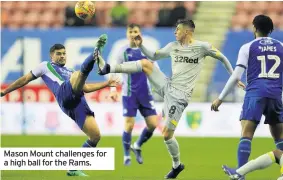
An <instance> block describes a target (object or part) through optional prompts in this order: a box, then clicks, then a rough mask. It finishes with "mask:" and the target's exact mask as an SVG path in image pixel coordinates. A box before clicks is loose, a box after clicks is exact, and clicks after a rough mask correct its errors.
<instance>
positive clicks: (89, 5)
mask: <svg viewBox="0 0 283 180" xmlns="http://www.w3.org/2000/svg"><path fill="white" fill-rule="evenodd" d="M75 13H76V15H77V17H78V18H80V19H82V20H86V19H90V18H92V17H93V15H94V13H95V5H94V3H93V2H91V1H78V2H77V3H76V6H75Z"/></svg>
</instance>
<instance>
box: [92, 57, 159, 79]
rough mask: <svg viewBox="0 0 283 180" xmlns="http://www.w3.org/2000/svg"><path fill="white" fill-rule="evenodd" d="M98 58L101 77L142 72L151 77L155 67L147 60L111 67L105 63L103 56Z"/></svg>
mask: <svg viewBox="0 0 283 180" xmlns="http://www.w3.org/2000/svg"><path fill="white" fill-rule="evenodd" d="M98 57H99V58H98V60H97V65H98V69H99V71H98V74H99V75H105V74H109V73H136V72H142V71H143V72H144V73H146V74H147V75H150V74H151V73H152V71H153V67H154V65H153V63H152V62H151V61H149V60H147V59H142V60H138V61H131V62H124V63H122V64H116V65H110V64H108V63H106V62H105V60H104V59H103V57H102V56H100V55H99V56H98Z"/></svg>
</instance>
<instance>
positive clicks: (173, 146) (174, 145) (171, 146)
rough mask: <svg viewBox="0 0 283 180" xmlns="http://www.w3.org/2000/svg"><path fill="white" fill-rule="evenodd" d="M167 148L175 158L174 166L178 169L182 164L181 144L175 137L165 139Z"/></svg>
mask: <svg viewBox="0 0 283 180" xmlns="http://www.w3.org/2000/svg"><path fill="white" fill-rule="evenodd" d="M165 144H166V146H167V149H168V151H169V153H170V155H171V157H172V160H173V168H174V169H176V168H177V167H178V166H179V165H180V151H179V144H178V141H177V140H176V138H175V137H173V138H171V139H169V140H167V141H165Z"/></svg>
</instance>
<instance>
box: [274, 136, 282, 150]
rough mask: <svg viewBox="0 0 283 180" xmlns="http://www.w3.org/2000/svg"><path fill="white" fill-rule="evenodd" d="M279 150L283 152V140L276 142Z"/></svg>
mask: <svg viewBox="0 0 283 180" xmlns="http://www.w3.org/2000/svg"><path fill="white" fill-rule="evenodd" d="M275 144H276V147H277V149H280V150H281V151H283V139H279V140H278V141H275Z"/></svg>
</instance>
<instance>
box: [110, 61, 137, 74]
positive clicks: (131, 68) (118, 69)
mask: <svg viewBox="0 0 283 180" xmlns="http://www.w3.org/2000/svg"><path fill="white" fill-rule="evenodd" d="M110 72H111V73H135V72H142V64H141V61H130V62H124V63H122V64H116V65H114V66H111V68H110Z"/></svg>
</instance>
